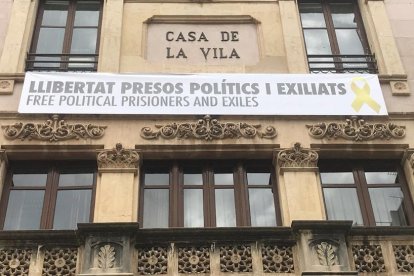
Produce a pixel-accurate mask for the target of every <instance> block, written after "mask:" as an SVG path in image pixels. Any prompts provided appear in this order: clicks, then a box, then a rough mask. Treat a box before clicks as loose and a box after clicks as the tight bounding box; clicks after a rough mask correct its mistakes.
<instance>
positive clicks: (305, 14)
mask: <svg viewBox="0 0 414 276" xmlns="http://www.w3.org/2000/svg"><path fill="white" fill-rule="evenodd" d="M299 11H300V19H301V21H302V26H303V27H304V28H320V27H322V28H323V27H325V18H324V17H323V11H322V5H321V4H320V3H300V5H299Z"/></svg>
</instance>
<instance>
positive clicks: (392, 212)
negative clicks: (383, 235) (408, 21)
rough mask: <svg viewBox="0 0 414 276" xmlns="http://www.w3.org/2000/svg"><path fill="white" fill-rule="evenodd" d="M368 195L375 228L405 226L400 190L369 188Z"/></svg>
mask: <svg viewBox="0 0 414 276" xmlns="http://www.w3.org/2000/svg"><path fill="white" fill-rule="evenodd" d="M369 195H370V198H371V203H372V208H373V210H374V216H375V223H376V225H377V226H401V225H407V222H406V220H405V214H404V209H403V206H402V202H403V193H402V191H401V189H400V188H371V189H369Z"/></svg>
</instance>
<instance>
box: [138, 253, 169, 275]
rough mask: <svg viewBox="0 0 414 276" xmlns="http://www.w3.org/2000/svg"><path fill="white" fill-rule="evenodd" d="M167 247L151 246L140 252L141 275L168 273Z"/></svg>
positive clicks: (139, 271) (139, 269) (139, 270)
mask: <svg viewBox="0 0 414 276" xmlns="http://www.w3.org/2000/svg"><path fill="white" fill-rule="evenodd" d="M167 266H168V258H167V249H166V248H162V247H151V248H145V249H141V250H139V252H138V273H139V274H141V275H154V274H167Z"/></svg>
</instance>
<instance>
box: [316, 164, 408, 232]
mask: <svg viewBox="0 0 414 276" xmlns="http://www.w3.org/2000/svg"><path fill="white" fill-rule="evenodd" d="M320 170H321V173H320V175H321V183H322V188H323V195H324V198H325V207H326V212H327V216H328V219H329V220H352V221H353V222H354V225H366V226H404V225H412V224H413V223H414V221H413V206H412V201H411V200H410V195H409V192H408V190H407V185H406V183H405V179H404V175H403V172H402V170H401V168H400V166H399V165H398V162H397V161H396V162H386V161H373V160H369V161H365V162H361V161H352V162H348V163H343V162H342V163H341V162H340V161H338V162H332V161H330V162H329V163H328V162H326V163H325V162H320Z"/></svg>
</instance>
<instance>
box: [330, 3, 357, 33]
mask: <svg viewBox="0 0 414 276" xmlns="http://www.w3.org/2000/svg"><path fill="white" fill-rule="evenodd" d="M330 7H331V13H332V20H333V23H334V26H335V28H339V27H341V28H356V27H357V24H356V20H355V14H354V4H353V3H330Z"/></svg>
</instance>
